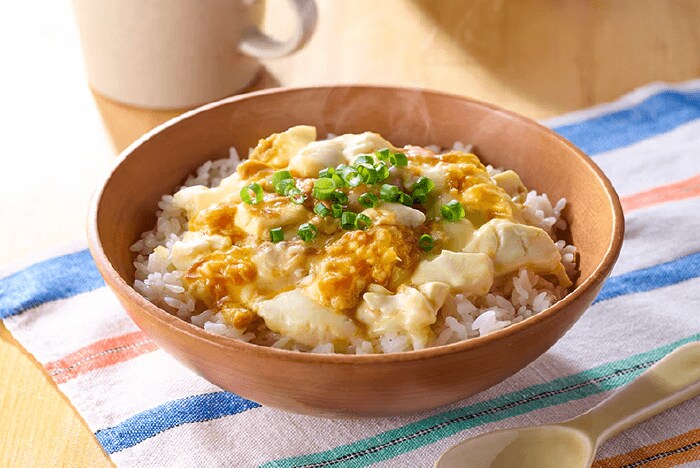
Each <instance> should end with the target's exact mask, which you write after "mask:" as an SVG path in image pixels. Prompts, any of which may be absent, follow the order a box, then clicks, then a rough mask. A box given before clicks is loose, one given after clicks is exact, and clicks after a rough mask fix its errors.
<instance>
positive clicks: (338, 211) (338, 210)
mask: <svg viewBox="0 0 700 468" xmlns="http://www.w3.org/2000/svg"><path fill="white" fill-rule="evenodd" d="M331 214H332V215H333V217H334V218H340V217H341V216H342V214H343V205H339V204H338V203H333V204H332V205H331Z"/></svg>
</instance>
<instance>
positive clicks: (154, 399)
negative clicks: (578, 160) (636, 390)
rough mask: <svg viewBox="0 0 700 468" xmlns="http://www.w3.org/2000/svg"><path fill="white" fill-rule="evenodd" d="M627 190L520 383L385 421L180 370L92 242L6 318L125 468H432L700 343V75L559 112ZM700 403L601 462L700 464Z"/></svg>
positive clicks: (642, 428)
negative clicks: (573, 310) (117, 291)
mask: <svg viewBox="0 0 700 468" xmlns="http://www.w3.org/2000/svg"><path fill="white" fill-rule="evenodd" d="M547 124H548V125H551V126H552V127H554V128H555V129H556V130H557V131H558V132H559V133H561V134H562V135H564V136H565V137H567V138H569V139H570V140H572V141H573V142H574V143H575V144H576V145H578V146H579V147H580V148H582V149H583V151H585V152H586V153H588V154H590V155H591V156H592V157H593V158H594V160H595V161H596V162H597V163H598V164H599V165H600V166H601V167H602V169H603V170H604V171H605V173H606V174H607V175H608V176H609V177H610V179H611V180H612V181H613V184H614V185H615V187H616V188H617V190H618V192H619V194H620V196H621V198H622V203H623V206H624V210H625V216H626V220H627V233H626V237H625V243H624V247H623V249H622V254H621V256H620V260H619V262H618V264H617V266H616V267H615V270H614V272H613V274H612V276H611V278H610V279H609V280H608V281H607V283H606V284H605V287H604V288H603V290H602V292H601V293H600V296H598V298H597V299H596V302H595V304H594V305H593V306H592V307H591V308H590V310H588V311H587V312H586V313H585V315H584V316H583V317H582V318H581V320H580V321H579V322H578V323H577V324H576V325H575V326H574V327H573V328H572V329H571V331H569V333H567V335H566V336H565V337H564V338H563V339H562V340H560V341H559V342H558V343H557V344H556V345H555V346H554V347H553V348H552V349H551V350H550V351H548V352H547V353H546V354H545V355H543V356H542V357H541V358H540V359H538V360H537V361H535V362H534V363H532V364H531V365H530V366H528V367H527V368H526V369H524V370H522V371H521V372H519V373H518V374H516V375H515V376H513V377H511V378H510V379H508V380H506V381H504V382H502V383H500V384H498V385H496V386H495V387H493V388H491V389H489V390H487V391H485V392H482V393H480V394H478V395H475V396H473V397H471V398H468V399H466V400H464V401H460V402H458V403H455V404H452V405H450V406H448V407H443V408H440V409H438V410H435V411H432V412H429V413H424V414H418V415H412V416H406V417H395V418H388V419H371V420H350V421H346V420H337V421H336V420H329V419H318V418H312V417H307V416H298V415H294V414H287V413H284V412H281V411H278V410H275V409H272V408H266V407H263V406H260V405H258V404H257V403H254V402H252V401H248V400H246V399H244V398H241V397H239V396H237V395H234V394H231V393H228V392H224V391H222V390H221V389H219V388H217V387H215V386H214V385H212V384H210V383H208V382H206V381H205V380H203V379H201V378H200V377H198V376H196V375H194V374H193V373H191V372H190V371H188V370H187V369H185V368H183V367H182V366H181V365H180V364H178V363H177V362H176V361H175V360H174V359H172V358H171V357H170V356H168V355H167V354H165V353H164V352H163V351H162V350H160V349H159V348H158V347H157V346H156V345H155V344H154V343H153V342H152V341H150V340H149V339H148V337H147V336H146V335H145V334H143V333H142V332H141V331H140V330H139V329H138V328H137V327H136V326H135V325H134V324H133V322H131V320H130V319H129V318H128V317H127V316H126V314H125V313H124V312H123V310H122V309H121V308H120V306H119V305H118V303H117V301H116V300H115V298H114V297H113V296H112V294H111V293H110V291H109V290H108V289H107V288H106V287H105V286H104V283H103V281H102V279H101V278H100V275H99V274H98V273H97V271H96V269H95V266H94V264H93V262H92V260H91V258H90V255H89V254H88V252H87V251H86V250H73V251H70V252H68V253H65V254H63V255H61V256H56V257H53V258H50V259H47V260H44V261H42V262H39V263H36V264H34V265H32V266H29V267H28V268H25V269H23V270H20V271H18V272H16V273H14V274H11V275H10V276H7V277H5V278H4V279H2V280H0V318H2V319H3V320H4V322H5V325H6V326H7V328H8V329H9V330H10V332H11V333H12V334H13V335H14V336H15V337H16V339H17V340H18V341H19V342H20V343H22V345H24V346H25V347H26V348H27V350H28V351H29V352H31V353H32V354H33V355H34V356H36V358H37V359H38V360H39V362H40V363H41V364H42V365H43V366H44V367H45V369H46V372H47V373H48V374H49V375H50V376H51V378H52V379H54V380H55V382H56V383H57V384H58V387H59V389H60V390H61V391H62V392H63V393H64V394H65V395H66V396H67V397H68V398H69V399H70V401H71V402H72V403H73V405H75V407H76V409H77V410H78V412H79V413H80V414H81V415H82V417H83V418H84V419H85V421H86V422H87V424H88V425H89V427H90V428H91V429H92V430H93V431H94V433H95V437H96V438H97V440H98V441H99V442H100V444H102V446H103V447H104V449H105V451H106V452H107V453H109V454H110V456H111V457H112V459H113V460H114V462H116V464H117V465H120V466H140V467H141V466H187V467H190V466H208V467H211V466H259V465H262V466H265V467H291V466H304V467H332V466H366V465H372V464H376V465H377V466H428V465H431V464H432V462H433V461H434V460H435V459H436V458H437V457H438V456H439V454H440V453H441V452H443V451H444V450H446V449H447V448H449V447H450V446H452V445H453V444H455V443H457V442H459V441H461V440H464V439H466V438H468V437H472V436H475V435H477V434H481V433H483V432H486V431H492V430H494V429H503V428H508V427H514V426H522V425H530V424H542V423H549V422H554V421H560V420H564V419H567V418H571V417H573V416H575V415H577V414H579V413H581V412H583V411H585V410H587V409H588V408H590V407H591V406H593V405H595V404H596V403H598V402H599V401H601V400H602V399H603V398H605V397H606V396H607V395H608V394H609V392H610V391H612V390H614V389H616V388H619V387H620V386H622V385H624V384H626V383H628V382H630V381H631V380H633V379H634V378H635V377H637V376H638V375H639V374H640V373H642V372H643V371H644V370H645V369H647V368H648V367H649V366H651V365H652V364H653V363H654V362H656V361H657V360H659V359H660V358H662V357H663V356H664V355H665V354H667V353H669V352H670V351H672V350H673V349H675V348H676V347H678V346H680V345H681V344H683V343H686V342H689V341H697V340H700V235H699V234H698V233H700V80H699V81H694V82H690V83H685V84H683V85H680V86H665V85H661V84H654V85H650V86H647V87H644V88H642V89H639V90H637V91H635V92H633V93H631V94H629V95H627V96H625V97H623V98H622V99H620V100H619V101H617V102H614V103H611V104H605V105H601V106H597V107H595V108H593V109H590V110H585V111H581V112H576V113H573V114H570V115H567V116H564V117H560V118H557V119H553V120H550V121H549V122H547ZM698 460H700V398H695V399H694V400H690V401H688V402H686V403H684V404H682V405H680V406H678V407H676V408H673V409H671V410H669V411H667V412H665V413H663V414H662V415H660V416H657V417H655V418H653V419H651V420H649V421H647V422H645V423H643V424H641V425H639V426H637V427H636V428H634V429H631V430H628V431H626V432H625V433H623V434H621V435H619V436H617V437H616V438H615V439H613V440H611V441H610V442H609V443H607V444H605V446H603V447H602V449H601V450H600V453H599V455H598V459H597V461H596V465H595V466H600V467H607V466H641V465H643V464H645V463H652V464H654V465H653V466H662V465H663V466H669V465H677V464H684V463H690V464H695V465H697V464H698Z"/></svg>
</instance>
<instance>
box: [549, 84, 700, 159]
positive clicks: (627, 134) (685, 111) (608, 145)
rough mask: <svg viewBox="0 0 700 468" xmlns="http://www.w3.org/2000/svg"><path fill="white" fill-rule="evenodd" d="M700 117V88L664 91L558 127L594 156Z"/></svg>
mask: <svg viewBox="0 0 700 468" xmlns="http://www.w3.org/2000/svg"><path fill="white" fill-rule="evenodd" d="M698 118H700V92H698V91H695V92H681V91H664V92H661V93H658V94H655V95H653V96H651V97H648V98H647V99H645V100H644V101H642V102H640V103H639V104H637V105H635V106H632V107H629V108H627V109H623V110H619V111H615V112H611V113H609V114H603V115H600V116H597V117H592V118H590V119H588V120H584V121H582V122H576V123H573V124H569V125H562V126H560V127H554V128H553V130H554V131H556V132H557V133H559V134H560V135H562V136H564V137H565V138H568V139H569V140H571V142H572V143H574V144H575V145H576V146H578V147H579V148H581V149H582V150H583V152H584V153H586V154H588V155H590V156H594V155H596V154H600V153H603V152H606V151H611V150H614V149H617V148H622V147H624V146H629V145H631V144H633V143H637V142H639V141H642V140H645V139H647V138H650V137H653V136H655V135H659V134H662V133H665V132H668V131H670V130H673V129H674V128H676V127H679V126H681V125H683V124H686V123H688V122H691V121H693V120H695V119H698Z"/></svg>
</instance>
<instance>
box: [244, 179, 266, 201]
mask: <svg viewBox="0 0 700 468" xmlns="http://www.w3.org/2000/svg"><path fill="white" fill-rule="evenodd" d="M251 192H252V195H251ZM262 199H263V189H262V187H261V186H260V185H258V184H256V183H255V182H253V183H252V184H248V185H246V186H245V187H243V188H242V189H241V200H243V201H244V202H245V203H247V204H249V205H255V204H257V203H260V202H261V201H262Z"/></svg>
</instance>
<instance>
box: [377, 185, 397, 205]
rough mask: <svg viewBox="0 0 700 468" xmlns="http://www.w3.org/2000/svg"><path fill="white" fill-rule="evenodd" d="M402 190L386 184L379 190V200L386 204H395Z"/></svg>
mask: <svg viewBox="0 0 700 468" xmlns="http://www.w3.org/2000/svg"><path fill="white" fill-rule="evenodd" d="M400 192H401V190H399V188H398V187H397V186H396V185H389V184H384V185H382V187H381V188H380V189H379V198H381V199H382V200H384V201H385V202H395V201H396V200H397V199H398V198H399V193H400Z"/></svg>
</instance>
